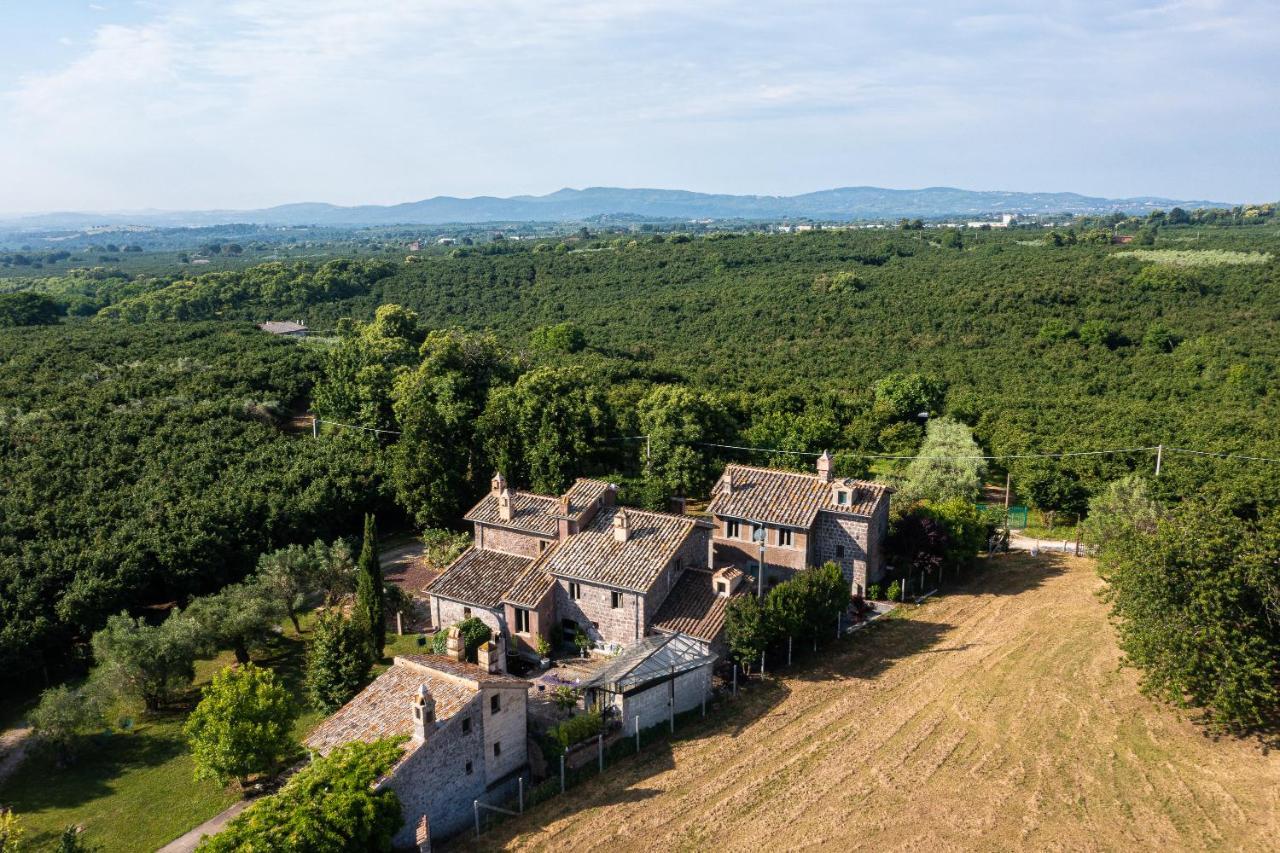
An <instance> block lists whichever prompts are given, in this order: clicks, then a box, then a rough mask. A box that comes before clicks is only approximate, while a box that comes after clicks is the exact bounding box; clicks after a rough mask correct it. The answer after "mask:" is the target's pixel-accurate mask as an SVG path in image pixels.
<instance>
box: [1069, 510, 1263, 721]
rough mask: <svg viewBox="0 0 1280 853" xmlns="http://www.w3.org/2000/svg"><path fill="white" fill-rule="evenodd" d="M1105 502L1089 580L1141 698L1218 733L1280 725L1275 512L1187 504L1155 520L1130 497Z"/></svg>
mask: <svg viewBox="0 0 1280 853" xmlns="http://www.w3.org/2000/svg"><path fill="white" fill-rule="evenodd" d="M1108 497H1110V498H1118V500H1113V501H1110V502H1103V501H1100V502H1099V503H1097V504H1095V508H1094V509H1095V512H1099V513H1101V512H1105V511H1106V510H1107V509H1108V508H1112V509H1114V510H1115V513H1114V514H1113V516H1112V518H1111V519H1110V520H1109V521H1108V523H1107V524H1106V525H1105V526H1096V527H1094V528H1093V530H1094V532H1095V534H1097V533H1100V534H1101V536H1102V543H1101V548H1100V551H1099V558H1098V571H1099V573H1100V574H1101V575H1102V577H1103V579H1104V580H1105V581H1106V582H1107V592H1106V598H1107V600H1108V601H1109V602H1110V603H1111V612H1112V615H1113V616H1114V617H1115V619H1116V628H1117V632H1118V634H1119V637H1120V647H1121V649H1122V650H1123V651H1124V653H1125V658H1126V660H1127V661H1128V662H1129V663H1131V664H1133V665H1134V666H1137V667H1138V668H1139V669H1140V670H1141V671H1142V684H1143V687H1144V689H1146V690H1147V691H1149V692H1150V693H1153V694H1155V695H1157V696H1160V697H1162V698H1164V699H1166V700H1168V701H1170V702H1172V703H1175V704H1178V705H1189V706H1192V707H1197V708H1202V709H1204V711H1205V712H1206V718H1207V721H1208V722H1209V723H1210V724H1211V725H1212V726H1213V727H1215V728H1219V729H1226V730H1232V731H1246V730H1249V729H1254V728H1259V727H1265V728H1273V729H1274V727H1275V726H1277V725H1280V514H1277V513H1275V512H1274V511H1271V512H1268V513H1267V514H1265V515H1264V516H1263V517H1262V518H1261V519H1260V520H1259V521H1257V522H1250V521H1243V520H1241V519H1239V518H1237V517H1235V516H1233V515H1231V514H1230V513H1227V512H1224V511H1223V510H1222V508H1221V507H1219V506H1215V505H1214V504H1212V503H1209V502H1207V501H1204V500H1194V501H1190V502H1187V503H1185V504H1182V505H1180V506H1178V507H1176V508H1174V509H1172V510H1168V511H1164V512H1160V513H1159V514H1156V515H1153V514H1151V513H1150V512H1149V511H1148V509H1147V508H1146V507H1144V506H1143V504H1145V503H1146V501H1145V499H1144V498H1143V497H1142V496H1140V495H1136V494H1135V493H1134V491H1133V490H1130V491H1129V494H1128V495H1124V494H1117V495H1110V496H1108ZM1135 498H1136V499H1135ZM1135 509H1136V511H1134V510H1135Z"/></svg>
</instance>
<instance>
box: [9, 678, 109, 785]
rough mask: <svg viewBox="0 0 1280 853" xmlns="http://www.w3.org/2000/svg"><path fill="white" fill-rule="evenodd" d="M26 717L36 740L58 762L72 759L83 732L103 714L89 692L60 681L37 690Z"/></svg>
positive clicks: (96, 723)
mask: <svg viewBox="0 0 1280 853" xmlns="http://www.w3.org/2000/svg"><path fill="white" fill-rule="evenodd" d="M28 719H29V720H30V722H31V728H32V730H33V731H34V732H35V736H36V738H38V740H39V742H40V743H41V744H43V745H45V746H48V747H49V748H50V749H51V750H53V753H54V755H55V757H56V761H57V763H58V764H59V765H67V764H70V763H71V762H73V761H74V760H75V758H76V755H77V753H78V752H79V751H80V745H81V743H82V742H83V738H84V735H85V734H86V733H88V732H89V731H90V730H91V729H92V728H94V727H95V726H98V725H101V723H102V720H103V717H102V707H101V705H100V703H99V701H98V697H97V696H96V695H95V694H94V693H93V692H91V691H86V690H84V689H83V688H72V687H67V686H65V685H63V686H59V687H51V688H49V689H48V690H46V691H44V692H43V693H41V694H40V704H39V705H37V706H36V707H35V710H33V711H32V712H31V713H30V714H29V715H28Z"/></svg>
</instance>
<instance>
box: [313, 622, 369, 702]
mask: <svg viewBox="0 0 1280 853" xmlns="http://www.w3.org/2000/svg"><path fill="white" fill-rule="evenodd" d="M369 666H370V661H369V644H368V640H366V639H365V636H364V634H363V633H362V632H361V631H360V629H359V628H357V627H356V626H355V624H354V623H353V622H351V620H349V619H345V618H343V617H342V616H341V615H340V614H338V613H326V614H325V615H323V616H321V617H320V619H319V621H317V622H316V626H315V630H314V631H313V632H312V635H311V642H310V643H308V644H307V675H306V691H307V698H308V699H309V700H310V701H311V704H312V705H314V706H315V707H317V708H319V709H320V710H322V711H331V710H333V709H334V708H337V707H338V706H340V705H342V704H343V703H344V702H346V701H347V700H348V699H350V698H351V697H352V696H354V695H355V693H356V691H357V690H359V689H360V685H361V684H362V683H363V682H364V679H365V677H366V676H367V675H368V674H369Z"/></svg>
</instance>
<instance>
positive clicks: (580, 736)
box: [547, 711, 604, 749]
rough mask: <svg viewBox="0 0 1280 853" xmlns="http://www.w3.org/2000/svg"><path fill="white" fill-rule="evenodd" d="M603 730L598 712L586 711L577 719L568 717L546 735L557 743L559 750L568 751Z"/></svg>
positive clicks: (602, 722)
mask: <svg viewBox="0 0 1280 853" xmlns="http://www.w3.org/2000/svg"><path fill="white" fill-rule="evenodd" d="M603 729H604V721H603V720H602V719H601V718H600V712H599V711H588V712H587V713H585V714H581V715H579V716H577V717H570V718H569V719H567V720H565V721H564V722H563V723H561V724H560V725H558V726H555V727H553V728H552V729H551V730H550V731H549V732H547V735H548V736H549V737H550V738H551V739H552V740H553V741H555V742H556V743H558V744H559V745H560V748H561V749H568V748H569V747H571V746H573V745H574V744H575V743H582V742H583V741H584V740H587V739H588V738H593V737H595V736H596V735H598V734H599V733H600V732H601V731H602V730H603Z"/></svg>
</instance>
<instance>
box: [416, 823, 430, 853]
mask: <svg viewBox="0 0 1280 853" xmlns="http://www.w3.org/2000/svg"><path fill="white" fill-rule="evenodd" d="M413 841H414V843H415V844H416V845H417V846H418V853H431V828H430V826H428V825H427V816H426V815H419V816H418V825H417V827H415V828H414V832H413Z"/></svg>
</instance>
